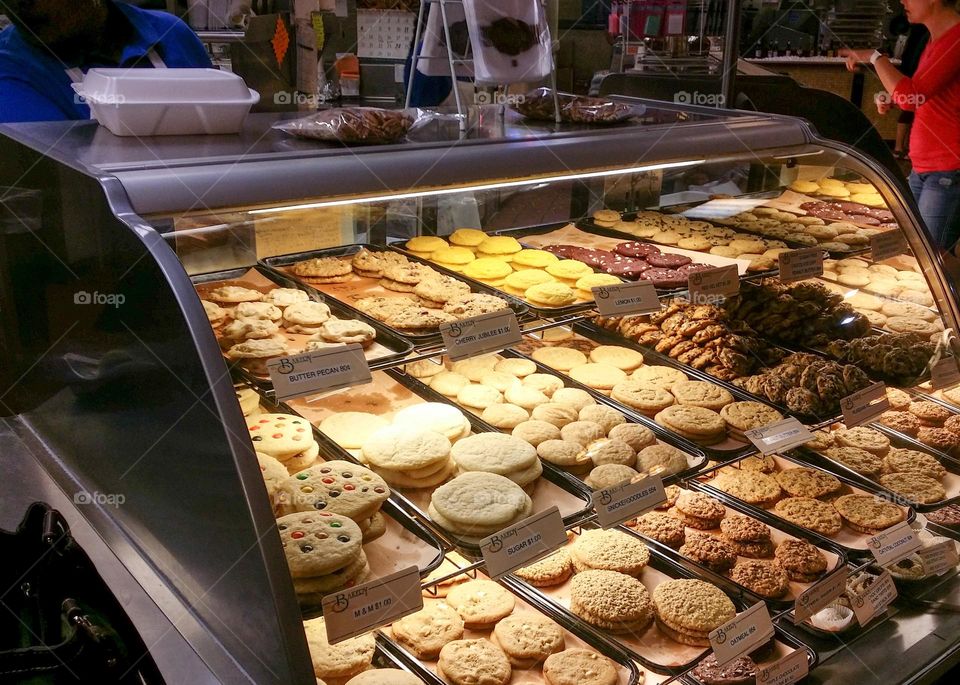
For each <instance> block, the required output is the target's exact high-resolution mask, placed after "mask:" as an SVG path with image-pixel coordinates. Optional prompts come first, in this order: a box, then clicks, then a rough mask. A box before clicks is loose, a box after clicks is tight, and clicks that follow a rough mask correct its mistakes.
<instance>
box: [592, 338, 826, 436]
mask: <svg viewBox="0 0 960 685" xmlns="http://www.w3.org/2000/svg"><path fill="white" fill-rule="evenodd" d="M578 326H580V327H581V328H582V329H583V330H584V331H585V335H586V336H587V337H590V338H594V339H598V340H604V341H605V342H606V344H610V345H623V346H624V347H629V348H631V349H634V350H637V351H638V352H640V353H641V354H643V356H644V357H645V358H647V357H649V358H650V359H652V360H656V362H657V364H659V365H661V366H672V367H674V368H676V369H680V370H681V371H683V372H684V373H686V374H687V375H688V376H690V377H691V378H695V379H696V380H703V381H708V382H710V383H714V384H715V385H719V386H720V387H721V388H724V389H726V390H727V391H729V392H730V393H731V394H732V395H733V396H734V397H735V398H736V399H737V400H750V401H752V402H760V403H761V404H766V405H767V406H770V407H773V408H774V409H776V410H777V411H779V412H780V413H781V414H783V415H784V416H794V417H796V418H797V419H798V420H799V421H800V422H801V423H805V424H808V425H817V424H821V423H825V422H832V421H838V420H839V419H840V417H841V416H842V414H841V413H840V412H839V411H837V412H836V413H834V414H829V415H827V416H814V415H810V414H799V413H797V412H793V411H790V410H789V409H788V408H787V407H785V406H783V405H779V404H775V403H774V402H771V401H770V400H768V399H767V398H766V397H761V396H760V395H754V394H753V393H751V392H747V391H746V390H744V389H743V388H741V387H739V386H737V385H734V384H733V383H732V382H730V381H725V380H721V379H719V378H717V377H716V376H712V375H710V374H709V373H707V372H706V371H701V370H699V369H695V368H693V367H692V366H690V365H688V364H682V363H680V362H678V361H677V360H676V359H673V358H671V357H669V356H668V355H666V354H663V353H662V352H657V351H656V350H655V349H654V348H653V347H646V346H644V345H641V344H640V343H638V342H636V341H634V340H630V339H628V338H625V337H623V336H622V335H620V334H619V333H616V332H614V331H611V330H609V329H607V328H603V327H601V326H598V325H597V324H596V323H594V322H592V321H587V322H584V323H581V324H578ZM768 344H769V345H770V346H771V347H777V348H779V349H781V350H783V351H784V352H785V353H787V354H790V353H791V352H794V351H795V350H791V349H789V348H787V347H784V346H783V345H778V344H776V343H770V342H768Z"/></svg>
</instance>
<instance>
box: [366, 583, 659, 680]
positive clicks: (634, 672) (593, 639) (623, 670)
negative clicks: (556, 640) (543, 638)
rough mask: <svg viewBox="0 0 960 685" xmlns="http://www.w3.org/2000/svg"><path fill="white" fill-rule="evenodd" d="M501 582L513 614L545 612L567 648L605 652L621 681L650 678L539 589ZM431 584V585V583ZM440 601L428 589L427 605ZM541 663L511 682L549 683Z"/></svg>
mask: <svg viewBox="0 0 960 685" xmlns="http://www.w3.org/2000/svg"><path fill="white" fill-rule="evenodd" d="M460 575H462V576H464V582H469V581H470V580H477V579H479V580H489V577H488V576H486V575H485V574H484V573H482V572H480V571H477V570H473V571H464V572H463V574H460ZM449 577H450V578H453V579H457V578H459V577H460V576H459V575H452V576H449ZM500 584H501V585H502V586H504V587H505V588H506V589H507V590H508V591H509V592H510V593H511V594H512V595H513V596H514V601H515V606H514V610H513V612H512V614H511V615H513V616H516V615H518V614H531V613H537V614H543V615H544V616H546V617H547V618H549V619H551V620H553V621H555V622H556V623H557V624H558V625H559V626H560V627H561V629H563V632H564V648H565V649H589V650H591V651H595V652H597V653H599V654H602V655H603V656H605V657H607V658H608V659H610V660H611V661H612V662H613V663H614V665H615V666H616V669H617V674H618V680H617V683H618V685H643V683H645V682H647V680H646V678H647V676H648V675H650V674H648V673H646V672H644V671H642V670H641V668H640V667H639V666H637V664H636V663H634V662H633V661H632V660H631V658H630V656H629V655H628V654H627V653H626V651H624V650H623V649H621V648H620V647H618V646H617V645H615V644H614V643H612V642H611V641H610V640H608V639H607V638H606V637H605V636H604V635H602V634H601V633H600V632H598V631H596V630H594V629H592V628H591V627H590V626H588V625H586V624H584V623H582V622H581V621H576V620H571V619H570V617H569V616H567V615H565V614H563V613H560V612H556V611H553V610H552V609H551V607H549V606H546V605H545V604H544V602H543V601H542V600H540V598H539V597H538V596H537V594H536V593H535V592H534V593H531V592H529V591H527V590H526V588H522V587H516V586H514V585H512V584H510V583H509V582H504V581H501V582H500ZM427 587H429V585H428V586H427ZM439 601H442V600H441V599H440V598H438V597H436V596H434V594H433V593H431V592H430V591H429V590H425V591H424V599H423V604H424V607H427V606H429V605H430V604H432V603H435V602H439ZM381 631H382V633H383V634H384V635H385V636H386V637H388V638H391V639H392V634H391V632H390V628H389V627H384V628H382V629H381ZM492 634H493V629H492V627H491V628H483V629H479V628H477V629H474V628H467V629H466V630H464V633H463V638H462V639H465V640H476V639H489V638H490V637H491V635H492ZM391 644H392V645H393V647H394V649H395V650H397V651H398V652H400V653H402V654H403V655H404V657H405V658H406V659H407V660H410V661H413V662H415V663H417V664H418V665H419V667H420V668H421V669H422V670H425V671H427V672H429V673H430V674H431V675H435V673H436V668H437V661H436V660H435V659H430V660H420V659H418V658H417V657H416V656H414V655H413V654H411V653H410V652H408V651H407V650H406V649H405V648H404V647H403V646H401V645H399V644H396V643H393V642H391ZM541 667H542V664H539V665H537V666H534V667H533V668H529V669H519V668H514V669H513V673H512V677H511V680H510V681H509V685H520V684H521V683H522V684H523V685H546V682H547V681H546V679H545V678H544V677H543V675H542V674H541Z"/></svg>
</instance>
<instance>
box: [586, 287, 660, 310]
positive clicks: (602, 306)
mask: <svg viewBox="0 0 960 685" xmlns="http://www.w3.org/2000/svg"><path fill="white" fill-rule="evenodd" d="M593 299H594V300H595V301H596V303H597V311H598V312H600V316H628V315H631V314H652V313H653V312H659V311H660V310H661V309H662V308H663V305H661V304H660V298H659V297H657V289H656V287H655V286H654V285H653V281H637V282H635V283H624V284H623V285H602V286H597V287H596V288H593Z"/></svg>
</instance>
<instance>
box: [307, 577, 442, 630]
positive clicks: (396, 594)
mask: <svg viewBox="0 0 960 685" xmlns="http://www.w3.org/2000/svg"><path fill="white" fill-rule="evenodd" d="M321 606H322V607H323V618H324V621H325V623H326V626H327V640H328V641H329V642H330V644H336V643H337V642H343V641H344V640H348V639H350V638H351V637H356V636H357V635H363V634H364V633H368V632H370V631H371V630H373V629H375V628H379V627H380V626H384V625H387V624H388V623H393V622H394V621H396V620H397V619H399V618H403V617H404V616H407V615H408V614H412V613H414V612H416V611H420V610H421V609H422V608H423V594H422V593H421V592H420V569H419V568H417V567H416V566H409V567H407V568H405V569H403V570H401V571H397V572H396V573H393V574H390V575H389V576H384V577H383V578H378V579H377V580H373V581H370V582H369V583H364V584H363V585H357V586H356V587H352V588H349V589H346V590H340V591H339V592H335V593H333V594H331V595H327V596H326V597H324V598H323V600H322V602H321Z"/></svg>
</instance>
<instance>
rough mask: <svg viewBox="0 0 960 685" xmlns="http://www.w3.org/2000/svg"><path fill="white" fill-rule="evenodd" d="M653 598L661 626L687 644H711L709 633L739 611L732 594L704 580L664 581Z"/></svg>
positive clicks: (705, 645)
mask: <svg viewBox="0 0 960 685" xmlns="http://www.w3.org/2000/svg"><path fill="white" fill-rule="evenodd" d="M652 599H653V606H654V610H655V612H656V619H657V625H658V627H659V628H660V630H661V631H663V632H664V633H665V634H667V635H668V636H670V637H671V638H672V639H674V640H676V641H677V642H680V643H683V644H687V645H695V646H698V647H709V646H710V640H709V638H708V635H709V634H710V633H711V632H712V631H713V630H715V629H716V628H719V627H720V626H721V625H723V624H724V623H726V622H727V621H729V620H731V619H733V618H734V617H735V616H736V615H737V609H736V607H735V606H734V604H733V602H731V601H730V598H729V597H727V596H726V595H725V594H724V593H723V592H722V591H721V590H720V589H718V588H717V587H716V586H714V585H711V584H710V583H705V582H704V581H702V580H667V581H664V582H662V583H660V584H659V585H657V587H655V588H654V590H653V597H652Z"/></svg>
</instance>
